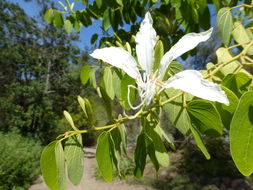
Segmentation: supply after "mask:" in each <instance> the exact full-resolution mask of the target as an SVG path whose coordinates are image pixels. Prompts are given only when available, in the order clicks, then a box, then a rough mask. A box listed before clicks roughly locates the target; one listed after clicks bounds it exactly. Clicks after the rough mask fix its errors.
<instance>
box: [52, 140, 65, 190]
mask: <svg viewBox="0 0 253 190" xmlns="http://www.w3.org/2000/svg"><path fill="white" fill-rule="evenodd" d="M55 161H56V166H57V174H58V184H59V189H60V190H64V189H67V178H66V171H65V158H64V152H63V148H62V144H61V142H57V143H56V144H55Z"/></svg>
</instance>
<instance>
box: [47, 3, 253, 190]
mask: <svg viewBox="0 0 253 190" xmlns="http://www.w3.org/2000/svg"><path fill="white" fill-rule="evenodd" d="M237 2H238V1H224V2H219V1H213V4H214V5H215V6H216V8H217V12H218V13H217V19H218V32H219V34H220V38H221V40H222V42H223V44H225V46H226V47H225V48H224V47H221V48H219V49H218V50H217V52H216V54H217V63H216V64H214V63H209V64H208V65H207V70H204V71H200V72H199V73H201V74H202V75H203V78H204V79H206V80H205V81H204V80H203V79H201V80H199V83H200V85H202V86H205V87H208V88H213V90H215V91H219V92H220V95H221V96H222V97H223V96H224V94H223V92H222V91H221V89H219V87H218V86H216V85H215V84H212V83H210V82H208V81H212V82H216V83H220V85H221V86H222V88H223V89H224V92H225V93H226V95H227V96H228V100H229V101H230V104H229V105H227V103H225V102H224V101H223V102H224V103H225V104H226V105H223V104H220V103H213V102H210V101H204V100H201V99H199V98H196V97H194V96H193V95H190V94H189V93H187V92H184V91H181V90H176V89H171V88H170V89H167V90H165V91H163V89H164V88H167V87H168V86H166V84H168V83H169V82H171V81H170V79H169V78H170V77H173V76H174V75H175V74H176V73H178V72H180V71H182V70H183V67H182V66H181V65H180V64H179V63H178V62H176V61H175V62H172V63H171V64H170V66H169V67H168V69H167V70H166V71H164V72H165V73H166V74H165V77H164V78H165V79H166V80H167V79H169V81H168V83H167V81H164V80H161V79H160V78H159V77H157V78H156V76H155V75H159V74H160V73H147V72H146V74H147V78H145V77H143V80H144V81H142V82H143V83H138V78H136V80H135V79H133V78H131V77H130V76H128V74H127V73H128V72H127V71H126V69H123V71H120V70H119V68H121V67H120V66H118V67H117V65H116V64H115V65H114V64H113V66H115V67H116V68H115V67H111V66H108V65H107V64H106V63H103V62H100V63H98V64H95V63H94V65H92V66H88V65H85V66H84V67H83V68H82V71H81V76H80V77H81V81H82V83H83V84H85V85H89V86H91V87H93V88H95V89H96V90H97V92H98V94H99V96H100V97H101V99H102V101H103V103H104V106H105V110H106V113H107V122H106V123H105V124H103V126H98V127H97V126H96V122H95V115H96V111H94V110H93V107H92V106H91V105H92V104H90V101H89V100H88V99H87V98H84V99H83V98H81V97H78V102H79V104H80V107H81V108H80V110H81V109H82V114H83V115H84V118H85V122H86V124H87V125H85V127H84V129H81V128H80V127H79V125H76V126H78V127H76V126H75V125H74V121H73V120H75V119H73V120H72V116H70V114H66V113H67V112H65V117H66V118H67V120H68V122H69V124H70V126H71V127H72V129H73V130H70V131H68V132H66V133H64V134H63V135H61V136H59V137H58V138H57V141H56V142H55V148H53V151H52V153H51V154H52V155H51V156H50V154H49V157H53V158H54V162H55V165H56V168H54V169H53V172H54V174H55V175H57V176H58V177H57V179H54V181H56V183H57V184H56V186H57V187H56V188H60V189H64V188H65V186H64V181H65V176H64V175H63V173H65V172H63V170H64V164H67V166H68V165H69V166H68V173H69V178H70V180H71V181H72V182H73V183H74V184H78V182H79V181H80V179H81V174H80V173H81V170H80V171H79V172H78V173H77V174H76V175H74V174H73V170H74V169H73V168H75V167H78V168H79V169H80V168H81V166H82V165H80V157H81V150H80V149H79V151H75V153H74V154H73V156H76V157H77V159H76V160H75V163H76V165H75V164H74V163H72V162H70V161H69V160H70V158H69V159H67V161H66V162H67V163H65V161H64V160H63V159H62V157H63V155H64V154H66V151H65V152H63V151H62V150H63V148H62V144H61V143H62V142H64V141H66V144H65V145H67V144H68V141H71V142H73V143H74V141H73V139H71V138H72V136H74V135H77V134H78V135H80V134H87V133H89V132H94V131H100V130H103V132H102V133H101V134H100V135H99V137H98V141H97V152H96V160H97V163H98V168H99V171H100V173H101V175H102V176H103V178H104V180H105V181H107V182H111V181H112V179H113V171H114V170H116V171H117V173H118V175H119V176H120V175H121V171H120V169H121V167H120V164H121V160H122V159H121V158H122V156H123V153H126V130H125V128H124V125H123V124H124V123H125V122H127V121H130V120H134V119H137V118H139V119H140V130H139V133H138V134H136V136H138V137H137V141H136V147H135V152H134V161H135V168H134V171H133V174H134V175H135V177H136V178H141V177H142V176H143V173H144V169H145V167H146V164H147V163H148V162H149V161H150V162H151V163H152V164H153V166H154V168H155V170H156V172H158V170H159V168H160V167H161V166H164V167H167V166H169V155H168V151H167V149H166V146H165V144H168V145H169V147H170V148H172V149H175V146H174V144H173V142H172V141H171V140H170V139H169V138H168V136H166V134H165V132H164V130H163V128H161V126H160V120H161V115H162V112H163V111H165V114H166V115H167V116H168V117H169V119H170V121H171V123H172V124H173V126H175V127H176V128H177V129H178V130H179V131H180V132H181V133H182V134H183V135H185V136H187V138H189V139H194V140H195V145H196V146H197V147H198V148H199V150H200V151H201V152H202V153H203V155H204V156H205V158H206V159H208V160H209V159H210V158H211V155H210V154H209V151H208V148H207V147H206V146H205V142H206V139H207V138H206V136H207V137H208V138H211V137H219V136H221V135H222V133H223V132H224V131H225V133H226V132H227V131H226V130H229V132H230V142H231V153H232V158H233V160H234V162H235V164H236V166H237V167H238V170H239V171H240V172H241V173H242V174H243V175H250V174H251V173H252V171H253V168H252V159H251V157H252V155H251V152H250V150H251V149H252V148H251V147H252V144H253V142H252V138H251V133H252V131H251V123H252V121H251V117H250V116H251V115H252V110H251V108H252V106H251V104H252V98H251V97H252V93H251V91H252V75H251V74H250V73H249V72H248V71H247V70H246V67H245V66H252V65H253V60H252V57H251V55H252V54H251V53H252V52H251V50H252V45H253V41H252V39H251V37H252V35H253V34H252V31H251V28H250V27H249V26H247V25H242V24H240V23H239V22H234V20H235V19H234V15H233V14H232V12H231V11H232V10H233V9H236V8H238V7H246V8H252V6H251V5H245V4H242V5H238V6H236V7H230V6H235V5H236V4H237ZM84 3H85V5H86V7H85V8H84V10H81V11H73V10H72V8H71V7H70V5H68V8H65V7H64V6H63V8H64V9H67V10H66V11H67V15H66V18H64V20H66V19H69V20H70V22H71V24H72V25H73V26H74V28H75V30H76V31H79V30H80V25H81V23H82V24H83V25H84V26H88V25H90V24H91V23H89V22H88V20H92V19H101V20H102V29H103V30H104V33H105V34H108V31H109V29H110V27H112V29H113V30H114V31H115V35H114V36H113V37H106V38H101V40H100V45H99V46H100V47H103V46H106V45H108V46H113V45H114V44H116V46H117V47H120V48H123V49H125V50H127V51H128V52H129V53H131V54H132V55H133V56H134V57H135V55H136V54H135V53H136V52H135V51H134V50H133V49H132V47H133V46H132V44H133V43H134V41H135V40H134V39H135V36H134V35H133V34H136V30H137V29H138V28H139V23H136V20H137V17H143V15H144V14H143V13H144V12H145V10H146V9H147V8H150V7H152V11H151V14H152V17H154V27H155V28H156V31H157V33H158V35H159V37H157V44H154V45H155V51H154V68H158V66H159V62H160V60H161V57H162V56H163V54H164V52H165V51H166V50H167V49H168V47H169V46H171V44H174V43H175V41H177V40H178V37H180V36H181V35H182V34H184V32H189V31H196V30H197V29H199V28H203V29H205V28H209V25H210V19H209V18H210V13H209V9H208V7H207V3H210V2H207V1H204V0H203V1H196V2H195V1H181V0H180V1H162V2H161V1H155V0H152V1H151V0H150V1H149V0H146V1H132V0H131V1H130V0H126V1H101V0H97V1H93V2H92V3H89V2H88V1H85V2H84ZM68 4H69V3H68ZM168 10H169V11H170V12H169V13H170V14H168ZM68 11H69V12H68ZM53 12H54V13H53V14H54V16H53V18H54V19H53V21H52V22H53V24H54V25H55V26H57V27H59V26H60V25H61V19H60V18H61V16H60V14H58V12H59V11H58V10H53ZM50 14H51V12H50V11H47V12H46V14H45V17H46V19H47V20H48V21H50V19H51V17H50ZM55 15H57V16H55ZM84 16H85V18H86V19H84ZM206 19H207V20H206ZM124 23H127V24H131V25H132V26H131V29H130V31H129V32H126V31H124V30H123V29H121V30H118V28H119V26H123V24H124ZM75 26H76V27H75ZM164 26H165V27H164ZM67 30H68V31H70V29H69V27H67ZM175 34H177V36H175ZM168 35H169V36H168ZM92 38H93V39H92V40H91V41H92V42H95V41H96V39H97V36H96V35H95V36H94V37H92ZM159 39H160V40H159ZM147 40H148V39H147ZM165 41H166V43H165ZM231 42H232V43H235V44H232V45H233V46H230V45H231ZM168 44H169V45H168ZM114 46H115V45H114ZM233 48H236V50H237V51H238V53H237V54H234V53H233V52H234V51H231V49H233ZM178 49H180V47H179V46H174V47H173V51H175V54H176V53H177V51H179V50H178ZM173 53H174V52H173ZM172 58H173V56H172V55H171V59H172ZM128 66H129V67H131V66H130V65H128ZM128 66H124V67H128ZM96 67H99V69H96V70H95V69H93V68H96ZM127 69H129V68H127ZM124 71H126V72H127V73H124ZM143 72H145V71H140V73H141V74H140V75H139V76H138V77H142V75H143V76H145V74H143ZM162 72H163V71H162ZM96 73H97V75H96ZM153 75H154V76H153ZM96 76H99V78H96ZM176 76H177V77H178V78H179V79H180V78H181V77H182V78H183V76H180V75H176ZM197 77H199V78H201V77H202V76H200V75H199V76H197ZM175 78H176V77H175ZM175 78H173V79H175ZM178 78H177V79H178ZM152 79H154V80H152ZM173 79H172V80H173ZM177 79H175V80H177ZM145 80H147V81H145ZM192 80H193V81H194V79H192ZM136 81H137V82H136ZM149 82H150V83H149ZM136 83H137V84H136ZM137 85H138V86H137ZM152 85H154V86H155V87H154V88H156V89H155V90H154V91H153V90H152V89H151V88H153V86H152ZM175 88H176V87H175ZM194 88H195V86H193V87H192V89H193V90H197V89H194ZM196 88H197V87H196ZM179 89H180V88H179ZM142 90H143V91H144V93H147V94H144V95H143V94H142ZM186 91H187V90H186ZM137 92H139V94H140V98H141V101H142V103H143V102H144V101H143V97H146V96H147V97H148V96H149V95H150V96H152V93H153V92H154V93H155V96H154V98H153V99H152V101H151V103H150V104H148V105H145V103H144V104H143V106H142V107H141V109H140V110H139V111H137V112H136V113H135V114H133V113H132V111H131V110H129V109H130V108H131V107H132V106H131V105H129V104H130V103H131V104H132V105H136V104H137V105H138V103H139V99H138V98H136V94H137ZM149 93H150V94H149ZM193 94H194V93H193ZM152 97H153V96H152ZM200 97H201V96H200ZM245 97H246V98H245ZM206 99H207V100H210V98H206ZM135 101H136V102H135ZM221 102H222V101H221ZM114 103H115V104H117V103H119V104H121V106H122V107H121V110H120V112H122V113H123V114H124V116H123V117H122V115H121V114H119V116H116V117H115V118H114V110H113V104H114ZM139 105H142V104H139ZM126 110H128V111H127V113H126ZM71 114H72V113H71ZM74 114H76V113H74ZM103 117H104V116H103ZM75 122H76V121H75ZM77 122H78V121H77ZM238 125H240V130H238ZM223 126H224V127H226V129H223V128H222V127H223ZM68 138H70V139H68ZM80 142H81V141H80V140H78V142H75V143H74V144H75V146H78V144H81V143H80ZM241 142H242V145H241ZM56 145H57V146H56ZM239 145H240V146H239ZM50 146H51V144H50V145H49V146H48V147H47V148H50ZM56 147H58V148H56ZM81 147H82V146H81ZM81 147H79V148H81ZM47 148H46V149H45V150H47ZM76 148H77V147H76ZM65 149H68V146H65ZM57 151H58V153H57ZM73 152H74V151H73ZM45 155H47V154H45ZM45 155H44V154H42V158H43V157H45V158H43V159H44V160H46V159H48V157H47V156H45ZM57 155H58V156H57ZM59 155H60V156H59ZM65 156H66V155H65ZM68 157H70V156H69V155H67V158H68ZM43 159H42V160H43ZM71 160H72V161H73V159H71ZM44 162H46V161H44ZM42 167H45V168H46V167H47V166H45V165H44V164H42ZM46 170H47V169H45V171H46ZM75 170H78V169H77V168H75ZM46 176H47V174H46ZM60 181H63V182H62V183H58V182H60ZM50 185H51V184H50ZM60 185H63V187H60Z"/></svg>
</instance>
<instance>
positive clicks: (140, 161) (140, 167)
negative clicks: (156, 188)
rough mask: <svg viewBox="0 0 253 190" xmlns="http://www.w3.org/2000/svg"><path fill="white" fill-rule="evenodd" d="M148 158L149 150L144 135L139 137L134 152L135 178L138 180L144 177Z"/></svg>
mask: <svg viewBox="0 0 253 190" xmlns="http://www.w3.org/2000/svg"><path fill="white" fill-rule="evenodd" d="M146 157H147V150H146V142H145V134H144V133H142V134H140V135H139V136H138V139H137V144H136V148H135V152H134V160H135V169H134V176H135V177H136V178H141V177H142V176H143V171H144V169H145V166H146Z"/></svg>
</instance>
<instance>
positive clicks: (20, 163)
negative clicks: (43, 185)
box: [0, 133, 42, 190]
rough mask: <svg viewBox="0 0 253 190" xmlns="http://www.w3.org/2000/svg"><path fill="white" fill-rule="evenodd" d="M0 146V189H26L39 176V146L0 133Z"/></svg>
mask: <svg viewBox="0 0 253 190" xmlns="http://www.w3.org/2000/svg"><path fill="white" fill-rule="evenodd" d="M0 144H1V146H0V152H1V154H0V189H1V190H14V189H20V190H25V189H27V188H28V187H29V186H30V184H31V183H32V182H33V181H34V180H35V179H36V178H37V177H38V175H39V174H40V169H39V157H40V153H41V149H42V148H41V145H40V144H39V143H38V142H36V141H35V140H33V139H30V138H27V137H22V136H21V135H18V134H12V133H6V134H3V133H0Z"/></svg>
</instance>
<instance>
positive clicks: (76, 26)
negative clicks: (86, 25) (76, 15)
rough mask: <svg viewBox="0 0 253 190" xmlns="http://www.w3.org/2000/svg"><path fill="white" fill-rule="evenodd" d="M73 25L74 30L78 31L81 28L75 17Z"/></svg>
mask: <svg viewBox="0 0 253 190" xmlns="http://www.w3.org/2000/svg"><path fill="white" fill-rule="evenodd" d="M73 26H74V29H75V31H76V32H78V33H79V32H80V29H81V26H82V24H81V22H79V21H78V20H77V19H75V22H74V25H73Z"/></svg>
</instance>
